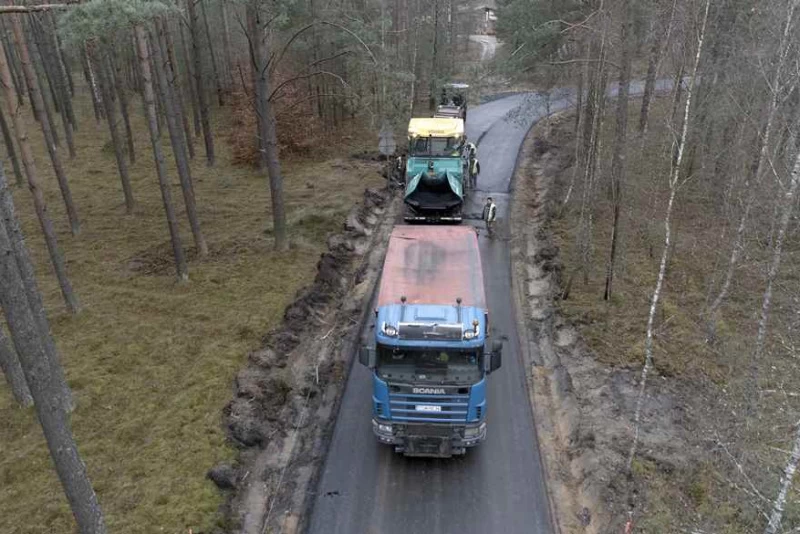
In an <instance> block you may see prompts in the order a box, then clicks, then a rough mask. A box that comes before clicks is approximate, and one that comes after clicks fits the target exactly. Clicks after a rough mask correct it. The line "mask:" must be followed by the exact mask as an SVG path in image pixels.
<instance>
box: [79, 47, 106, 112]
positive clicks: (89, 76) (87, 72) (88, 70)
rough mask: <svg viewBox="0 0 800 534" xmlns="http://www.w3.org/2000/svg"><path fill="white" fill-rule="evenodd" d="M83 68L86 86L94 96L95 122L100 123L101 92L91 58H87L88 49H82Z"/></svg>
mask: <svg viewBox="0 0 800 534" xmlns="http://www.w3.org/2000/svg"><path fill="white" fill-rule="evenodd" d="M81 66H82V67H83V77H84V79H86V85H88V86H89V94H90V95H91V96H92V107H93V108H94V120H95V121H97V122H98V123H99V122H100V120H101V119H102V118H103V112H102V107H103V105H102V104H101V103H100V92H99V91H98V90H97V84H96V83H95V79H94V73H93V72H92V67H91V65H89V58H88V57H87V56H86V48H85V47H83V48H81Z"/></svg>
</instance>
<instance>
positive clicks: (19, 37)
mask: <svg viewBox="0 0 800 534" xmlns="http://www.w3.org/2000/svg"><path fill="white" fill-rule="evenodd" d="M8 16H9V17H10V18H11V27H12V30H13V33H14V42H15V45H16V47H17V50H18V51H19V53H20V58H21V60H22V71H23V73H24V74H25V79H26V80H27V82H28V86H29V87H30V89H31V93H32V96H33V107H34V109H40V110H41V109H43V105H44V104H43V99H42V93H41V91H40V90H39V85H38V83H37V81H36V73H35V72H34V69H33V65H32V64H31V56H30V53H29V52H28V46H27V44H26V43H25V35H24V33H23V31H22V22H21V21H20V19H19V15H16V14H12V15H8ZM9 82H10V80H9ZM40 117H41V121H40V122H41V126H42V133H43V134H44V139H45V144H46V145H47V151H48V153H49V154H50V161H51V162H52V163H53V170H55V173H56V178H57V180H58V187H59V189H60V190H61V197H62V198H63V199H64V205H65V206H66V209H67V216H68V218H69V223H70V229H71V230H72V235H78V234H79V233H80V231H81V224H80V221H79V220H78V212H77V210H76V209H75V203H74V202H73V200H72V192H71V191H70V189H69V183H68V182H67V175H66V172H65V171H64V166H63V165H62V163H61V157H60V156H59V155H58V150H57V149H56V146H55V142H54V138H53V128H52V125H51V123H50V121H49V119H48V118H47V116H46V115H44V114H40Z"/></svg>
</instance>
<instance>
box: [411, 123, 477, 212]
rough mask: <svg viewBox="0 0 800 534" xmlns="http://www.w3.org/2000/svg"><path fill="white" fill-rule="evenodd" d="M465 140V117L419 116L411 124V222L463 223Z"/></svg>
mask: <svg viewBox="0 0 800 534" xmlns="http://www.w3.org/2000/svg"><path fill="white" fill-rule="evenodd" d="M465 140H466V138H465V136H464V121H463V120H461V119H453V118H431V119H428V118H417V119H411V121H410V122H409V123H408V160H407V162H406V180H405V182H406V190H405V196H404V201H405V205H406V213H405V220H406V221H407V222H456V223H458V222H461V210H462V208H463V206H464V199H465V195H466V191H465V186H466V183H465V170H466V169H465V160H464V159H463V157H462V155H463V151H464V143H465Z"/></svg>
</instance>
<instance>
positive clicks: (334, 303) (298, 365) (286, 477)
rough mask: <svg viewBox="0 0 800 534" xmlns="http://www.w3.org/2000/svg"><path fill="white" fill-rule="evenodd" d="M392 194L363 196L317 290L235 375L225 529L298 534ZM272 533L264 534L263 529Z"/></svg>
mask: <svg viewBox="0 0 800 534" xmlns="http://www.w3.org/2000/svg"><path fill="white" fill-rule="evenodd" d="M396 204H397V203H396V202H394V201H393V198H392V196H391V193H390V191H389V190H388V189H383V190H372V189H368V190H366V191H365V192H364V198H363V201H362V202H361V203H360V204H359V205H357V206H355V207H354V208H353V210H352V211H351V212H350V214H349V215H348V217H347V220H346V222H345V224H344V228H343V232H342V233H340V234H336V235H334V236H331V237H330V238H329V239H328V251H327V252H325V253H323V254H322V256H321V258H320V260H319V263H318V264H317V276H316V278H315V280H314V283H313V284H312V285H311V286H310V287H308V288H306V289H304V290H302V291H300V292H299V294H298V295H297V298H296V299H295V301H294V302H293V303H292V304H291V305H290V306H288V307H287V308H286V311H285V313H284V318H283V323H282V325H281V327H280V328H278V329H277V330H275V331H273V332H271V333H269V334H268V335H267V336H265V338H264V347H263V348H262V349H261V350H258V351H255V352H253V353H252V354H250V356H249V361H248V364H247V366H246V367H245V368H244V369H242V371H240V372H239V374H238V375H237V377H236V380H235V384H234V394H233V399H232V400H231V401H230V403H229V404H228V406H227V407H226V408H225V410H224V423H225V425H226V428H227V431H228V436H229V438H230V440H231V441H232V442H233V443H235V444H236V445H237V447H239V448H240V451H241V453H240V457H239V460H238V462H237V463H236V464H235V465H227V464H223V465H219V466H216V467H214V468H213V469H212V470H211V471H209V477H210V478H211V479H212V480H213V481H214V482H215V483H216V484H217V485H218V487H220V488H221V489H225V490H229V491H230V498H229V500H228V503H227V510H226V514H225V515H226V517H227V518H228V521H227V524H226V525H225V527H224V530H225V531H227V532H243V533H251V532H252V533H255V532H259V533H260V532H262V531H270V529H273V528H274V529H276V530H277V529H280V530H282V531H283V532H293V531H294V530H295V529H297V528H298V527H299V525H300V520H301V518H303V517H304V515H305V514H304V512H305V509H306V507H307V506H308V502H309V501H308V500H307V499H306V494H307V493H308V489H309V487H310V486H311V485H312V484H313V483H314V481H315V480H316V477H317V470H318V467H319V464H320V463H321V460H322V459H323V458H324V451H325V444H326V442H327V439H328V436H329V434H330V430H331V428H332V423H333V421H334V419H335V414H336V411H337V409H338V403H339V400H340V397H341V392H342V390H343V388H344V384H345V380H346V375H347V371H348V370H349V362H350V361H351V357H352V354H353V353H354V350H355V347H356V346H357V342H358V336H359V332H360V328H361V325H362V323H363V321H364V320H365V318H366V315H365V312H364V310H366V309H367V308H368V301H369V299H370V298H371V297H372V290H373V288H374V284H375V281H376V279H377V276H378V273H379V270H380V265H381V262H382V258H383V254H384V252H385V244H386V242H387V237H388V233H389V231H390V230H391V223H392V221H393V220H394V217H395V215H396V211H397V206H396ZM265 529H266V530H265Z"/></svg>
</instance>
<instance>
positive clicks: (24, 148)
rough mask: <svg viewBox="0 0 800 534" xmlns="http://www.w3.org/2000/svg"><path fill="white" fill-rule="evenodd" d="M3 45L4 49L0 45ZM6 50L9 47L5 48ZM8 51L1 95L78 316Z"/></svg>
mask: <svg viewBox="0 0 800 534" xmlns="http://www.w3.org/2000/svg"><path fill="white" fill-rule="evenodd" d="M0 46H2V45H1V44H0ZM3 48H5V47H3ZM5 57H6V56H5V50H3V51H2V52H0V92H2V94H3V96H4V98H3V105H4V106H5V111H6V114H7V115H8V116H10V117H11V123H12V124H13V125H14V133H15V135H16V137H17V143H18V145H19V151H20V154H21V156H22V164H23V167H24V168H25V175H26V176H27V179H28V188H29V189H30V191H31V194H32V195H33V204H34V207H35V209H36V215H37V217H38V218H39V224H40V225H41V227H42V233H43V234H44V239H45V243H46V245H47V251H48V253H49V254H50V261H51V262H52V264H53V269H54V270H55V273H56V277H57V278H58V283H59V286H60V287H61V294H62V295H63V296H64V302H65V303H66V306H67V310H68V311H69V312H70V313H77V312H78V309H79V305H78V299H77V298H76V297H75V293H74V292H73V290H72V284H71V283H70V281H69V279H68V278H67V270H66V267H65V265H64V258H63V257H62V256H61V251H60V250H59V248H58V241H57V240H56V233H55V230H54V229H53V222H52V221H51V220H50V217H49V215H48V214H47V205H46V203H45V200H44V194H43V193H42V190H41V188H40V187H39V173H38V171H37V170H36V164H35V162H34V159H33V151H32V150H31V146H30V143H29V142H28V132H27V127H26V125H25V117H24V116H23V114H22V110H21V109H20V107H19V106H15V105H14V103H15V102H16V94H15V91H14V85H13V83H12V82H11V72H10V70H9V68H8V64H7V63H6V62H5V61H4V60H5Z"/></svg>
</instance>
